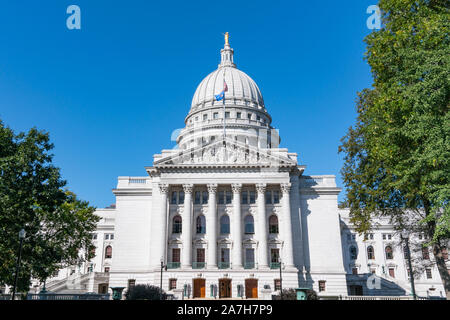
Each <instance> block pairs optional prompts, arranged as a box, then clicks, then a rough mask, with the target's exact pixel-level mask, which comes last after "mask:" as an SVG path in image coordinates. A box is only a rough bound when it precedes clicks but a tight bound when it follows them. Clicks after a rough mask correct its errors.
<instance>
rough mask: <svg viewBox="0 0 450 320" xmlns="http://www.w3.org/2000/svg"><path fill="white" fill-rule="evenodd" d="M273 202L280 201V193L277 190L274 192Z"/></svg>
mask: <svg viewBox="0 0 450 320" xmlns="http://www.w3.org/2000/svg"><path fill="white" fill-rule="evenodd" d="M273 203H280V193H279V192H278V191H277V190H275V191H274V192H273Z"/></svg>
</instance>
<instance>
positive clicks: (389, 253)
mask: <svg viewBox="0 0 450 320" xmlns="http://www.w3.org/2000/svg"><path fill="white" fill-rule="evenodd" d="M384 252H386V259H388V260H391V259H394V253H393V251H392V247H391V246H387V247H386V248H385V249H384Z"/></svg>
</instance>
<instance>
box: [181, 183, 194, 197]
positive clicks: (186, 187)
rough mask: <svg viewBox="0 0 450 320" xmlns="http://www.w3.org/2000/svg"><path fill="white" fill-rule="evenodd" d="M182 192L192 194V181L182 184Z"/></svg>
mask: <svg viewBox="0 0 450 320" xmlns="http://www.w3.org/2000/svg"><path fill="white" fill-rule="evenodd" d="M183 190H184V193H188V194H192V191H193V190H194V185H193V184H192V183H188V184H183Z"/></svg>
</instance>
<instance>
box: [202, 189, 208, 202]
mask: <svg viewBox="0 0 450 320" xmlns="http://www.w3.org/2000/svg"><path fill="white" fill-rule="evenodd" d="M207 203H208V191H203V193H202V204H207Z"/></svg>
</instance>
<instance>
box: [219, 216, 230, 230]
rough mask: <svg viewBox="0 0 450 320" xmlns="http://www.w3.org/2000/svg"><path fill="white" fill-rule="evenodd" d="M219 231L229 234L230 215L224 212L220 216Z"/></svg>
mask: <svg viewBox="0 0 450 320" xmlns="http://www.w3.org/2000/svg"><path fill="white" fill-rule="evenodd" d="M220 233H221V234H229V233H230V217H229V216H228V215H226V214H224V215H223V216H222V217H221V218H220Z"/></svg>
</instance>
